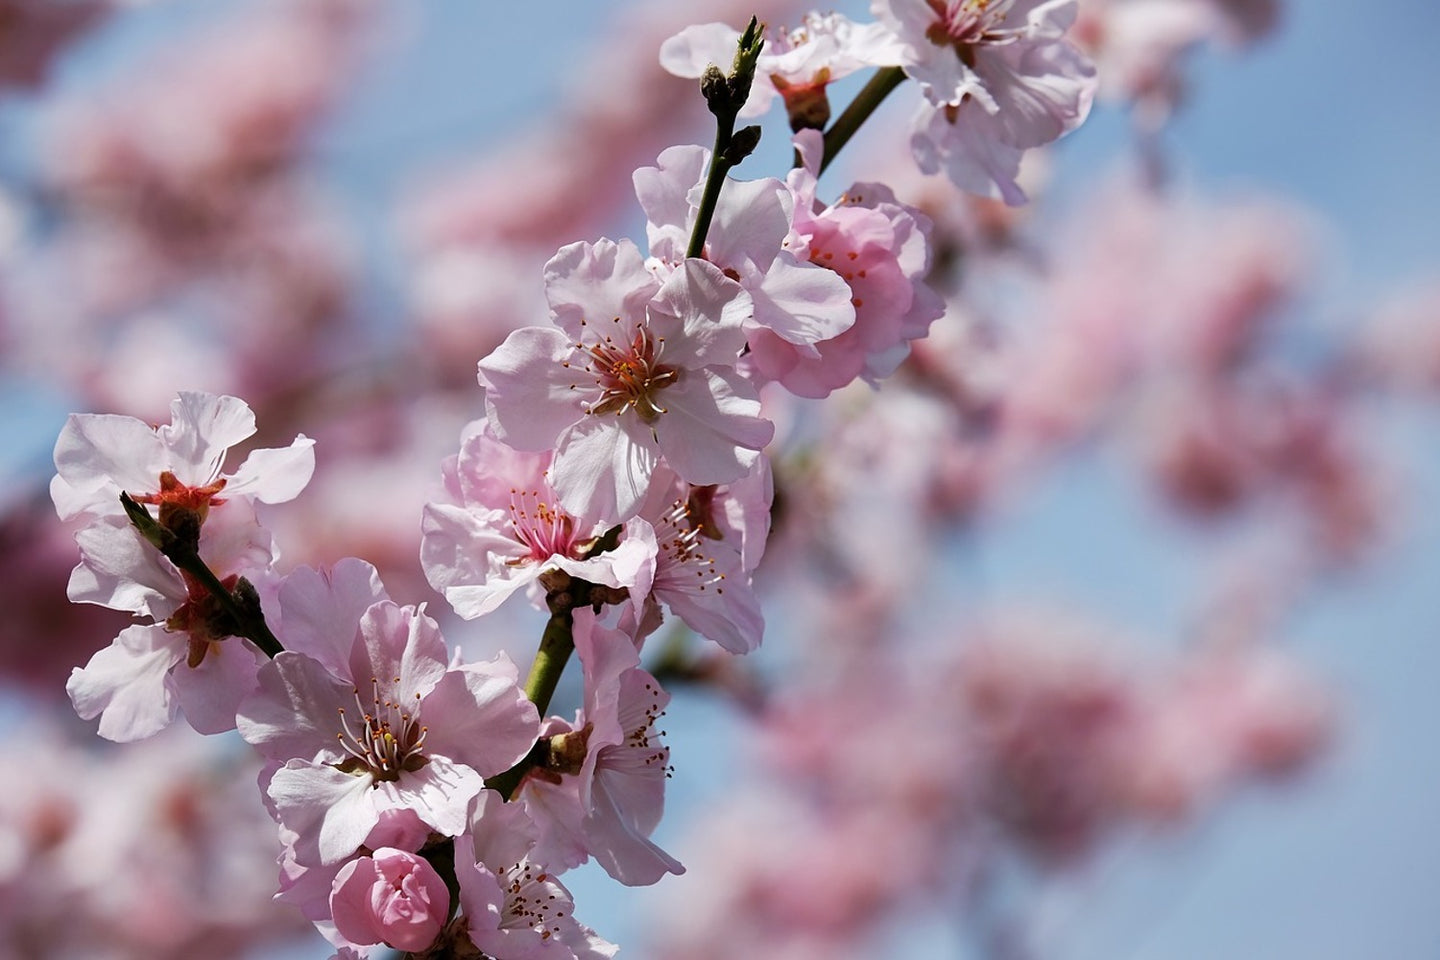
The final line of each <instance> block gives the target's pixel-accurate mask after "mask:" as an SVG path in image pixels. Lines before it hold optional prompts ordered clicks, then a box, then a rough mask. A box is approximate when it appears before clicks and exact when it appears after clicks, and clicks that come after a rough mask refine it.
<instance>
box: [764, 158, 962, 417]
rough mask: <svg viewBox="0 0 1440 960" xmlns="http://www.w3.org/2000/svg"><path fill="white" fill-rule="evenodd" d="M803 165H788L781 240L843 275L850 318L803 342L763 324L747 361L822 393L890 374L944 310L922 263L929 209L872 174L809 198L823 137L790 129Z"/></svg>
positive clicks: (788, 383)
mask: <svg viewBox="0 0 1440 960" xmlns="http://www.w3.org/2000/svg"><path fill="white" fill-rule="evenodd" d="M795 140H796V149H797V150H798V152H799V154H800V156H801V158H802V159H803V160H804V166H803V167H801V168H800V169H797V170H794V171H792V172H791V174H790V177H789V190H790V191H791V192H792V193H793V195H794V198H795V204H794V225H793V232H792V234H791V238H790V241H789V244H790V246H791V248H792V249H794V250H795V251H796V252H797V253H801V254H802V255H804V256H806V257H808V258H809V260H810V262H811V263H814V264H816V265H818V266H821V267H825V268H827V270H829V271H831V272H833V275H834V276H836V277H838V278H840V279H843V280H844V282H845V288H846V294H845V295H846V296H847V297H848V298H849V301H848V302H849V303H850V304H852V305H853V306H854V310H855V323H854V325H853V326H851V327H850V328H849V329H848V330H844V331H842V332H841V333H839V334H837V335H836V336H834V337H831V338H827V339H825V340H823V341H821V342H819V343H816V344H815V345H814V346H813V347H812V348H810V349H808V350H806V349H801V348H797V347H796V346H795V345H794V344H792V343H787V342H785V341H784V340H782V339H781V338H780V337H777V336H775V335H774V334H773V333H771V332H769V331H765V330H759V331H757V332H756V333H754V334H752V335H751V337H750V349H751V356H750V362H751V363H753V364H754V367H755V369H756V370H757V371H758V372H759V373H760V374H761V375H763V376H764V377H766V378H769V379H773V380H778V381H779V382H780V384H781V385H782V386H784V387H785V388H786V389H787V390H789V391H790V392H792V393H795V394H797V395H799V396H802V397H824V396H827V395H829V394H830V392H831V391H833V390H836V389H838V388H840V387H842V386H844V385H846V384H847V383H850V382H851V381H853V380H855V379H856V378H857V377H863V378H864V379H865V380H867V381H869V382H870V383H874V382H876V381H877V380H879V379H881V378H883V377H886V376H889V375H890V374H891V373H893V372H894V371H895V368H896V367H898V366H899V365H900V362H901V361H902V360H904V359H905V357H906V356H908V355H909V352H910V341H912V340H918V339H920V338H921V337H924V336H925V335H926V334H927V333H928V332H929V330H930V324H931V323H932V322H934V321H935V320H936V319H937V318H939V317H940V316H941V315H942V314H943V313H944V312H945V306H944V303H943V301H941V299H940V297H939V295H937V294H936V293H935V291H933V290H932V289H930V287H929V286H928V285H927V284H926V283H925V277H926V275H927V274H928V273H929V272H930V218H929V217H927V216H925V215H924V214H923V213H921V212H920V211H918V210H916V209H914V208H913V207H909V206H906V205H905V204H902V203H900V202H899V201H897V200H896V199H895V196H894V194H892V193H891V192H890V190H889V188H887V187H885V186H882V185H881V184H876V183H863V184H859V183H857V184H854V185H853V186H851V187H850V189H849V190H847V191H845V193H844V195H843V196H841V198H840V199H839V200H838V201H836V202H835V203H834V204H831V205H830V206H828V207H820V206H819V205H818V204H817V202H816V199H815V190H816V177H817V176H818V171H819V162H820V154H821V151H822V149H823V145H822V144H821V141H820V135H819V134H818V133H815V132H813V131H802V132H801V133H800V134H797V136H796V138H795Z"/></svg>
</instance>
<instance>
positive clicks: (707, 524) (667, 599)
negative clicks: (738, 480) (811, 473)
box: [637, 470, 769, 653]
mask: <svg viewBox="0 0 1440 960" xmlns="http://www.w3.org/2000/svg"><path fill="white" fill-rule="evenodd" d="M656 481H657V482H656V483H655V484H654V485H653V486H652V488H651V494H650V496H649V498H647V500H646V504H645V506H644V507H642V508H641V511H640V515H641V516H642V517H643V518H645V519H646V520H648V521H649V522H650V524H651V525H652V526H653V527H654V530H655V534H654V536H655V543H656V546H657V553H656V557H655V576H654V581H653V583H652V585H651V589H650V593H649V595H648V596H647V597H645V604H646V606H648V607H651V608H654V607H656V606H658V605H659V604H661V603H663V604H664V605H665V606H667V607H669V608H670V610H671V611H673V612H674V614H675V615H676V616H678V617H679V618H680V619H681V620H682V621H684V623H685V625H686V626H688V627H689V628H690V629H692V630H694V631H695V632H696V633H698V634H700V635H701V636H703V637H706V638H708V639H711V640H714V641H715V642H716V643H718V644H720V646H722V647H724V648H725V649H726V650H729V651H730V652H731V653H749V652H750V651H751V650H754V649H755V648H756V647H758V646H760V640H761V638H762V636H763V635H764V631H765V617H764V615H763V614H762V613H761V611H760V598H759V597H758V596H757V595H756V593H755V589H754V586H753V585H752V583H751V578H750V571H751V569H753V563H752V566H751V567H747V566H746V563H745V557H744V554H743V553H742V549H741V545H742V543H743V542H744V540H743V534H740V533H739V532H737V531H732V532H730V533H729V534H727V533H726V531H725V530H722V529H721V527H720V525H719V523H720V518H723V517H725V516H726V514H725V511H724V509H723V507H724V505H725V504H726V503H736V502H738V501H736V500H735V499H734V498H731V497H729V496H728V495H721V494H719V493H718V491H717V490H715V489H714V488H712V487H703V488H700V487H692V486H691V485H689V484H687V483H684V482H682V481H679V480H678V478H676V477H675V476H674V474H673V472H671V471H668V470H663V471H662V472H660V473H657V475H656ZM717 497H718V498H719V501H720V504H719V505H720V506H721V507H722V509H721V510H719V511H717V510H716V506H717V503H716V500H717ZM736 512H737V513H738V511H736ZM717 513H718V514H719V517H718V518H717ZM768 514H769V502H768V500H766V501H765V504H764V513H763V514H760V516H759V517H749V516H747V517H744V518H743V520H742V521H741V522H742V523H744V524H745V525H746V527H747V528H753V527H754V526H756V525H760V524H763V517H765V516H768ZM760 539H761V542H760V544H758V547H759V548H761V549H763V546H764V544H763V534H761V537H760ZM753 560H754V561H755V562H758V560H759V556H758V553H757V554H756V555H755V556H754V557H753ZM655 613H658V611H655V610H652V613H651V614H650V615H646V614H644V613H642V614H640V615H639V616H638V617H637V620H638V622H640V623H655V622H656V621H658V619H659V618H658V616H655V615H654V614H655Z"/></svg>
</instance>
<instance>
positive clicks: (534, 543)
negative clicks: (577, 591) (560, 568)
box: [510, 487, 578, 565]
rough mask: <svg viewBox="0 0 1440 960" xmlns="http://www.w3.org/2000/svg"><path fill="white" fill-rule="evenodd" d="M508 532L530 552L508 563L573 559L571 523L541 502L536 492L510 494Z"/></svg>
mask: <svg viewBox="0 0 1440 960" xmlns="http://www.w3.org/2000/svg"><path fill="white" fill-rule="evenodd" d="M510 529H511V530H512V531H513V533H514V536H515V539H516V540H518V541H520V543H521V544H523V545H524V546H526V547H529V548H530V556H528V557H521V558H519V559H518V560H512V561H510V562H511V563H512V564H516V565H518V564H521V563H526V562H529V561H531V560H548V559H550V558H551V557H553V556H556V555H557V554H558V555H559V556H562V557H571V558H572V559H578V558H577V557H576V556H575V546H576V544H575V520H574V519H573V518H572V517H571V516H570V515H569V514H568V513H565V512H564V511H563V510H560V509H559V508H558V507H554V506H551V505H550V504H549V503H548V502H546V501H545V500H542V499H541V492H540V491H539V490H520V489H519V488H515V487H512V488H511V490H510Z"/></svg>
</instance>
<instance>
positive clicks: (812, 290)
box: [635, 146, 855, 356]
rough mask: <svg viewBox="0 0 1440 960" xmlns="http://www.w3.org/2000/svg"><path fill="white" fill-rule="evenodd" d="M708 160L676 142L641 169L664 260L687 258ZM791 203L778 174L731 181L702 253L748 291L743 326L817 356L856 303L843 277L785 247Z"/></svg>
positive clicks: (650, 226)
mask: <svg viewBox="0 0 1440 960" xmlns="http://www.w3.org/2000/svg"><path fill="white" fill-rule="evenodd" d="M709 162H710V152H709V151H708V150H706V149H704V148H703V147H695V146H683V147H671V148H670V149H668V150H666V151H665V152H664V153H662V154H660V158H659V161H658V163H659V166H658V167H641V168H640V169H639V170H636V171H635V195H636V197H637V198H638V199H639V200H640V206H641V207H643V208H644V210H645V216H646V217H647V218H648V222H647V223H646V225H645V232H646V234H647V236H648V237H649V242H650V254H651V256H653V257H656V258H658V259H659V260H660V261H661V262H662V263H665V264H677V263H680V262H681V261H683V260H684V259H685V250H686V248H687V246H688V245H689V243H690V231H691V228H692V226H693V224H694V221H695V215H696V213H697V211H698V208H699V207H698V200H699V197H700V192H701V190H702V189H703V187H704V183H705V172H706V168H707V166H708V165H709ZM793 206H794V202H793V200H792V199H791V196H790V191H789V190H787V189H786V187H785V184H783V183H781V182H780V181H779V180H775V179H773V178H767V179H763V180H749V181H734V180H730V181H727V182H726V184H725V186H724V188H723V189H722V190H721V191H720V199H719V201H718V202H717V204H716V206H715V219H714V221H713V222H712V223H711V225H710V232H709V234H708V235H707V237H706V241H705V250H704V253H703V256H704V258H705V259H706V260H708V261H709V262H711V263H713V264H715V266H717V267H719V268H720V269H721V270H723V271H724V272H725V275H726V276H727V277H730V278H731V279H734V280H736V281H738V282H739V284H740V286H741V287H742V288H744V290H745V292H746V293H748V294H749V295H750V299H751V301H752V303H753V305H754V314H753V316H752V317H751V318H750V320H749V321H747V323H746V325H745V329H746V332H747V333H748V334H749V336H750V338H751V339H752V340H753V339H754V337H755V335H756V334H757V333H758V332H761V331H768V332H769V333H770V334H772V335H773V336H775V337H777V338H779V339H780V340H782V341H784V342H785V343H787V344H792V345H793V347H794V349H795V350H797V351H799V352H800V353H802V354H804V355H805V356H813V355H814V353H815V347H814V344H815V343H816V342H817V341H820V340H829V339H831V338H832V337H836V336H839V335H840V334H841V333H843V332H844V331H845V330H847V329H849V327H850V325H851V324H853V323H854V322H855V308H854V307H853V306H852V305H851V299H850V290H849V288H848V287H847V286H846V285H845V284H844V283H843V282H841V281H840V278H839V277H837V276H836V275H835V274H833V273H831V272H829V271H827V270H823V269H821V266H823V265H817V264H813V263H810V262H807V261H805V260H802V259H799V258H798V257H797V254H796V252H794V251H791V250H788V249H786V246H787V245H788V241H787V236H788V234H789V233H790V224H791V220H792V218H793V214H792V208H793ZM800 256H803V251H801V252H800Z"/></svg>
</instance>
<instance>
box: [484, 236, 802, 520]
mask: <svg viewBox="0 0 1440 960" xmlns="http://www.w3.org/2000/svg"><path fill="white" fill-rule="evenodd" d="M546 293H547V296H548V297H549V300H550V308H551V310H552V311H553V313H554V317H555V322H556V326H555V327H526V328H524V329H521V330H517V331H516V332H514V333H512V334H511V335H510V336H509V337H508V338H506V340H505V342H504V343H503V344H501V345H500V347H499V348H498V349H497V350H496V351H495V352H494V353H492V354H490V356H488V357H486V358H485V359H483V360H482V361H480V383H481V385H482V386H483V387H485V406H486V414H487V416H488V418H489V420H490V425H491V428H492V429H493V430H494V432H495V435H496V436H497V437H498V438H499V439H500V440H502V441H503V442H505V443H506V444H509V445H510V446H513V447H515V448H516V449H519V450H531V451H542V450H549V449H553V450H554V451H555V458H554V461H553V462H552V464H551V467H550V482H551V484H552V485H553V486H554V488H555V491H556V493H557V494H558V495H559V498H560V503H561V505H562V506H563V507H565V509H566V510H567V511H568V512H570V513H571V514H573V515H576V516H584V517H592V518H599V519H605V520H609V521H610V522H612V523H614V522H620V521H622V520H624V519H626V518H628V517H630V516H633V515H634V513H635V511H636V510H637V509H638V508H639V505H640V501H641V499H642V498H643V497H644V496H645V493H646V491H647V490H648V488H649V484H650V475H651V474H652V473H653V472H654V470H655V466H656V464H657V463H658V462H659V460H660V458H661V457H662V456H663V457H664V458H665V460H666V462H668V463H669V464H670V465H671V466H672V467H674V469H675V471H676V472H677V473H679V474H680V475H681V476H683V477H684V478H685V479H686V480H688V481H689V482H691V483H726V482H729V481H731V480H736V479H738V478H740V477H741V476H743V475H745V474H746V473H747V472H748V471H749V470H750V468H751V467H752V466H753V465H754V463H755V460H756V459H757V458H758V457H759V456H760V450H761V448H762V447H764V446H765V444H766V443H768V442H769V441H770V438H771V436H772V434H773V432H774V431H773V427H772V425H771V424H770V423H769V422H768V421H766V420H763V419H761V418H760V416H759V413H760V403H759V400H758V399H757V397H756V393H755V389H754V387H753V386H752V385H751V384H750V383H748V382H747V381H746V380H745V379H744V378H743V377H741V376H740V374H739V373H737V372H736V370H735V366H734V364H735V361H736V359H737V358H738V356H739V353H740V350H741V349H742V347H743V346H744V339H745V334H744V330H743V323H744V321H745V318H746V317H747V316H748V315H749V313H750V298H749V297H748V296H747V295H746V294H745V292H744V291H743V290H741V288H740V285H739V284H738V283H735V282H734V281H733V280H730V279H728V278H727V277H725V276H724V275H723V274H722V273H721V272H720V270H719V269H718V268H717V267H715V266H713V265H711V264H709V263H706V262H705V261H703V260H686V261H685V262H684V263H683V264H682V265H680V266H678V267H677V268H676V269H675V270H674V272H672V273H671V274H670V275H669V276H668V277H666V278H665V279H664V280H663V281H662V280H660V279H658V278H657V277H655V276H654V275H653V274H652V273H651V272H650V271H648V270H647V269H646V268H645V265H644V262H643V260H642V258H641V256H640V251H639V250H637V249H636V248H635V246H634V245H633V244H631V243H629V242H625V241H622V242H621V243H618V244H617V243H615V242H613V241H609V240H602V241H600V242H599V243H596V244H589V243H575V244H571V245H570V246H567V247H564V248H562V249H561V250H560V252H559V253H558V254H556V256H555V257H554V258H553V259H552V260H551V261H550V263H549V265H548V266H547V267H546Z"/></svg>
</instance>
